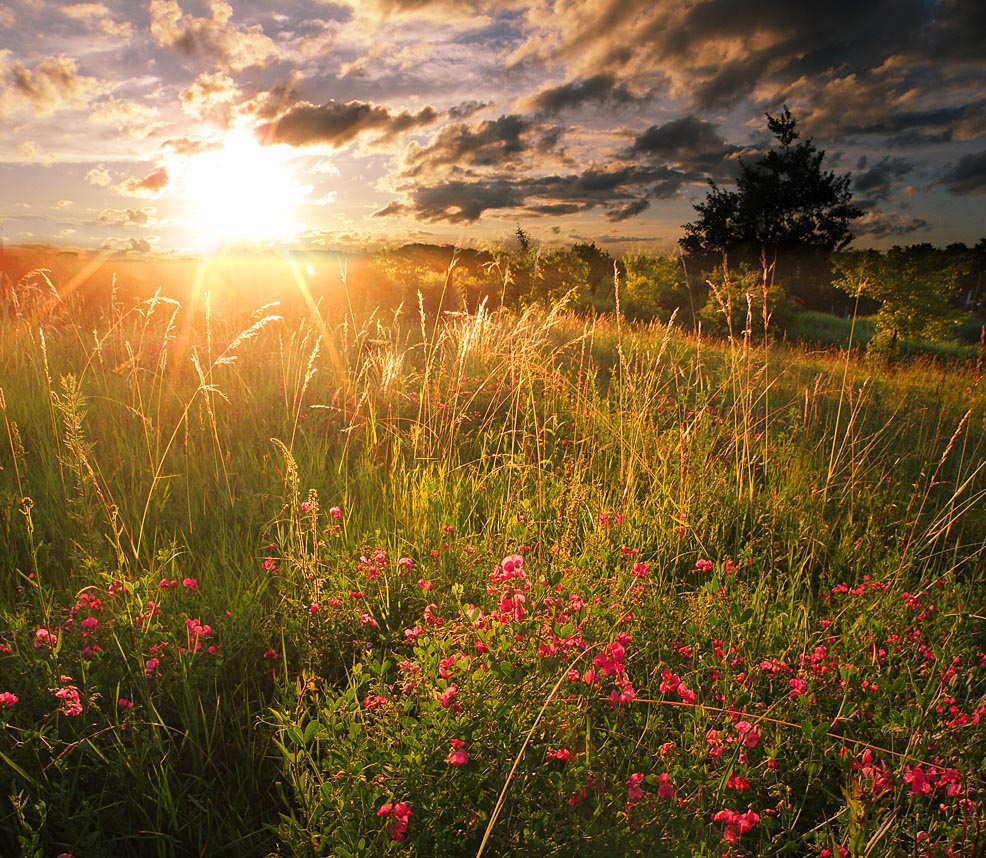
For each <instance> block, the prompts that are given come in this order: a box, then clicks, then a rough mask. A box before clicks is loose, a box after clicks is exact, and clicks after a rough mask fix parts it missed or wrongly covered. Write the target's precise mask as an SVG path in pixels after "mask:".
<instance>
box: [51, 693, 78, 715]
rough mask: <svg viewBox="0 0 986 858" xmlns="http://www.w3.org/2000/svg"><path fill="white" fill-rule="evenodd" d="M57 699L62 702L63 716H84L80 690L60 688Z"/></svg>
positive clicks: (56, 695)
mask: <svg viewBox="0 0 986 858" xmlns="http://www.w3.org/2000/svg"><path fill="white" fill-rule="evenodd" d="M55 697H57V698H58V699H59V700H61V701H62V714H63V715H66V716H67V717H69V718H74V717H75V716H76V715H81V714H82V703H81V702H80V701H79V690H78V689H77V688H75V687H73V686H69V687H68V688H59V689H58V691H56V692H55Z"/></svg>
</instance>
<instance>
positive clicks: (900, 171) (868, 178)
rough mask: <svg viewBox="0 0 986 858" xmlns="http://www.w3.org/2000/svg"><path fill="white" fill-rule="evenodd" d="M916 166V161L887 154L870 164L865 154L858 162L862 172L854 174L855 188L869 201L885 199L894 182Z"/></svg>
mask: <svg viewBox="0 0 986 858" xmlns="http://www.w3.org/2000/svg"><path fill="white" fill-rule="evenodd" d="M914 168H915V165H914V163H913V162H911V161H908V160H907V159H905V158H890V157H886V156H885V157H883V158H881V159H880V160H879V161H877V162H876V163H875V164H870V163H869V161H868V159H867V158H866V156H865V155H864V156H863V157H862V158H860V159H859V161H858V162H857V164H856V169H857V170H860V171H862V172H858V173H856V174H855V175H854V176H853V183H852V184H853V190H854V191H855V192H856V193H858V194H862V195H863V197H864V199H865V200H868V201H872V202H876V201H878V200H885V199H887V198H888V197H889V196H890V192H891V190H892V189H893V186H894V183H895V182H896V181H897V180H899V179H901V178H903V177H904V176H906V175H907V174H908V173H910V172H912V171H913V170H914Z"/></svg>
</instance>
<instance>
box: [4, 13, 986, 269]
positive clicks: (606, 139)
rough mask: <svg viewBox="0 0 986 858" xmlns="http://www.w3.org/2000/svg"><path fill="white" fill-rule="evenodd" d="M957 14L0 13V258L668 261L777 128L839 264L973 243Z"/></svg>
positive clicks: (972, 104) (964, 56) (975, 142)
mask: <svg viewBox="0 0 986 858" xmlns="http://www.w3.org/2000/svg"><path fill="white" fill-rule="evenodd" d="M984 45H986V3H982V2H975V0H939V2H932V0H867V2H859V0H851V2H849V0H829V2H826V3H799V2H792V0H666V2H664V0H662V2H654V0H331V2H329V0H280V2H278V3H276V4H270V3H269V2H267V0H240V2H232V3H229V2H223V0H149V2H146V0H140V2H134V0H105V2H98V3H94V2H79V3H55V2H47V0H3V2H2V3H0V237H2V238H3V240H4V241H5V242H7V243H8V244H24V243H54V244H60V245H66V246H72V247H90V248H104V249H107V250H114V251H134V252H145V251H160V252H165V253H194V252H205V251H208V250H214V249H217V248H219V247H223V246H227V247H228V246H232V245H234V244H266V243H281V244H286V245H290V246H297V247H324V248H328V249H338V248H353V247H366V246H375V245H377V244H379V243H381V242H382V243H403V242H432V243H442V244H453V243H458V244H462V245H466V246H477V247H482V246H487V245H489V244H495V243H502V242H504V241H505V240H506V239H507V238H508V237H509V236H510V235H511V233H512V232H513V231H514V230H515V229H516V228H517V226H521V227H522V228H523V229H525V230H526V231H527V232H528V233H529V234H530V235H531V236H532V237H533V238H534V239H536V240H539V241H544V242H548V243H559V244H570V243H574V242H580V241H594V242H596V243H597V244H598V245H599V246H600V247H601V248H603V249H605V250H608V251H610V252H613V253H621V252H626V251H641V252H656V251H663V250H669V249H672V248H673V247H674V245H675V242H676V241H677V240H678V238H680V236H681V234H682V233H681V226H682V224H684V223H686V222H688V221H690V220H693V219H694V217H695V215H696V213H695V210H694V208H693V206H694V204H695V203H696V202H700V201H701V200H702V199H704V197H705V194H706V192H707V190H708V180H709V179H712V180H714V181H716V182H717V183H719V184H720V185H722V186H724V187H728V186H729V185H730V183H731V181H732V180H733V179H734V178H735V176H736V174H737V171H738V169H739V166H740V163H741V161H742V160H744V159H745V160H746V161H747V162H752V161H753V160H755V159H756V157H757V155H758V153H759V152H762V151H763V150H764V148H765V147H766V146H768V145H769V144H770V142H771V140H770V137H769V134H768V133H767V130H766V122H765V114H767V113H770V114H772V115H773V114H777V113H780V112H781V110H782V109H783V107H784V106H785V105H787V106H788V107H789V109H790V110H791V112H792V113H793V115H794V116H795V118H796V119H797V120H798V128H799V130H800V131H801V133H802V137H804V138H810V139H812V140H813V142H814V143H815V145H816V146H818V147H819V148H820V149H822V150H824V151H825V153H826V154H825V161H824V166H825V167H826V168H827V169H831V170H833V171H835V172H836V173H837V174H839V175H842V174H845V173H851V175H852V186H851V187H852V190H853V195H854V199H855V201H856V203H857V204H858V205H859V206H860V207H861V208H862V209H863V210H864V216H863V217H862V218H860V219H859V220H858V221H857V222H856V224H855V227H854V232H855V234H856V236H857V239H856V246H863V247H888V246H890V245H893V244H911V243H916V242H925V241H927V242H931V243H933V244H938V245H945V244H948V243H951V242H955V241H962V242H966V243H968V244H974V243H975V242H976V241H977V240H978V239H979V238H982V237H983V236H984V235H986V51H984V49H983V48H984Z"/></svg>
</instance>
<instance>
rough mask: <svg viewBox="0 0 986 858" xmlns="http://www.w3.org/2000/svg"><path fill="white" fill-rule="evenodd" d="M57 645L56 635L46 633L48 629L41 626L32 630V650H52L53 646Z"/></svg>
mask: <svg viewBox="0 0 986 858" xmlns="http://www.w3.org/2000/svg"><path fill="white" fill-rule="evenodd" d="M57 643H58V635H56V634H55V633H54V632H50V631H48V629H46V628H44V627H43V626H38V627H37V628H36V629H35V630H34V648H35V649H41V647H43V646H45V647H48V649H53V648H54V646H55V644H57Z"/></svg>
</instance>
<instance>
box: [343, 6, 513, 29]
mask: <svg viewBox="0 0 986 858" xmlns="http://www.w3.org/2000/svg"><path fill="white" fill-rule="evenodd" d="M341 2H342V3H343V4H344V5H346V6H348V7H349V8H351V9H352V10H353V12H354V13H355V14H356V15H357V16H359V18H361V19H364V20H366V21H368V22H370V23H380V22H383V21H389V20H392V19H395V18H396V19H401V18H403V19H407V18H423V19H426V20H429V21H434V22H437V23H451V22H460V23H461V22H465V23H469V24H471V25H472V26H478V25H479V24H481V23H483V21H482V19H479V20H477V18H478V16H480V15H485V14H497V13H503V12H508V11H510V10H511V9H516V8H520V7H523V6H524V5H526V3H525V2H524V0H341Z"/></svg>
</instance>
